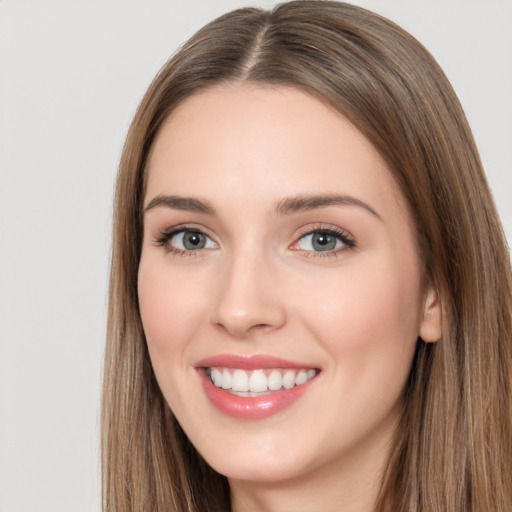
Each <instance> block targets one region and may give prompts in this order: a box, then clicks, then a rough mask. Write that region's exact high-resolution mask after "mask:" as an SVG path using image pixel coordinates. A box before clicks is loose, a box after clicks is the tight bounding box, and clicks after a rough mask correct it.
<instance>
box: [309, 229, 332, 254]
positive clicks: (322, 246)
mask: <svg viewBox="0 0 512 512" xmlns="http://www.w3.org/2000/svg"><path fill="white" fill-rule="evenodd" d="M312 241H313V247H314V248H315V250H317V251H330V250H331V249H334V248H335V247H336V238H335V237H334V236H332V235H328V234H326V233H316V234H314V235H313V240H312Z"/></svg>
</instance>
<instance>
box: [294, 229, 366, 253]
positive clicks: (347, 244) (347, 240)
mask: <svg viewBox="0 0 512 512" xmlns="http://www.w3.org/2000/svg"><path fill="white" fill-rule="evenodd" d="M316 233H324V234H328V235H332V236H334V237H336V238H337V239H338V240H340V241H341V243H342V244H343V246H342V247H339V248H338V249H333V250H326V251H310V250H306V249H302V248H300V247H298V243H299V241H300V240H301V239H303V238H304V237H306V236H308V235H314V234H316ZM294 246H296V247H295V248H294ZM355 247H356V240H355V237H354V236H353V235H352V234H351V233H349V232H348V231H347V230H346V229H343V228H340V227H338V226H333V225H332V224H313V225H308V226H304V227H303V228H301V229H300V230H299V232H298V233H297V236H296V237H295V241H294V242H293V243H292V244H291V245H290V247H289V248H290V249H291V250H294V251H297V252H303V253H306V255H307V256H308V257H314V258H326V257H327V258H329V257H337V256H339V254H340V253H343V252H345V251H348V250H351V249H354V248H355Z"/></svg>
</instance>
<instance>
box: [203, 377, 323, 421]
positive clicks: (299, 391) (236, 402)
mask: <svg viewBox="0 0 512 512" xmlns="http://www.w3.org/2000/svg"><path fill="white" fill-rule="evenodd" d="M199 373H200V375H201V380H202V384H203V389H204V392H205V393H206V396H207V397H208V399H209V400H210V402H211V403H212V404H213V405H214V406H215V407H216V408H217V409H218V410H219V411H220V412H222V413H224V414H227V415H228V416H232V417H233V418H239V419H246V420H260V419H263V418H268V417H270V416H273V415H274V414H277V413H278V412H281V411H282V410H284V409H286V408H287V407H290V406H291V405H292V404H293V403H294V402H296V401H297V400H298V399H299V398H300V397H301V396H302V395H303V394H304V393H305V392H306V391H307V390H308V389H309V387H310V385H311V383H312V382H313V381H314V380H316V379H315V378H313V379H311V380H309V381H308V382H306V383H304V384H301V385H300V386H295V387H294V388H291V389H283V390H281V391H272V392H270V393H269V394H268V395H262V396H256V397H247V396H237V395H232V394H231V393H228V392H227V391H225V390H223V389H220V388H218V387H217V386H215V385H214V384H213V382H212V381H211V380H210V378H209V377H208V376H207V375H206V372H205V371H204V369H201V371H200V372H199Z"/></svg>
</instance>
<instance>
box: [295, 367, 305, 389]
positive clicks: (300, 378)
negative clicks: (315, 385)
mask: <svg viewBox="0 0 512 512" xmlns="http://www.w3.org/2000/svg"><path fill="white" fill-rule="evenodd" d="M307 381H308V374H307V372H306V370H301V371H300V372H299V373H297V377H295V385H296V386H300V385H301V384H304V383H305V382H307Z"/></svg>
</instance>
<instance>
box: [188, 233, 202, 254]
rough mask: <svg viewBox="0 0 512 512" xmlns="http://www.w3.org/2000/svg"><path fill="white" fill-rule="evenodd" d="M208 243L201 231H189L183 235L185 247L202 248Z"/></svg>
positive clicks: (190, 248)
mask: <svg viewBox="0 0 512 512" xmlns="http://www.w3.org/2000/svg"><path fill="white" fill-rule="evenodd" d="M205 244H206V239H205V237H204V236H203V235H201V233H194V232H189V233H186V234H185V236H184V237H183V246H184V247H185V249H189V250H194V249H202V248H203V247H204V246H205Z"/></svg>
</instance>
